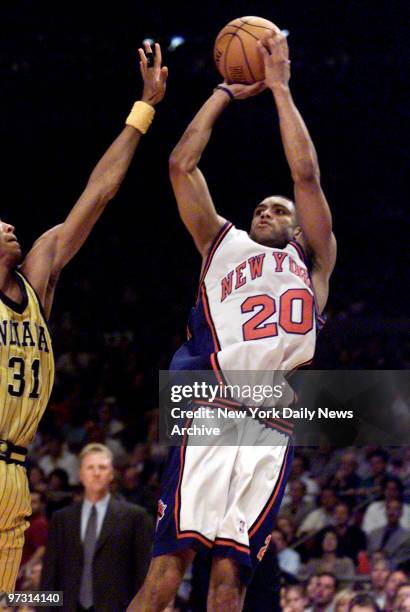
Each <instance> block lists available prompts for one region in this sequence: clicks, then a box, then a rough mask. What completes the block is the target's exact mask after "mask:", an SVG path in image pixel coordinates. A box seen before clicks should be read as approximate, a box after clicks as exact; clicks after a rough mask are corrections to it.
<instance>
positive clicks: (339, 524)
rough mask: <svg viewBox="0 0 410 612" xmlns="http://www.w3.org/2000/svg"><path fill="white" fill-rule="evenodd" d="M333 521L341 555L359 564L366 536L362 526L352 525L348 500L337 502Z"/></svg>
mask: <svg viewBox="0 0 410 612" xmlns="http://www.w3.org/2000/svg"><path fill="white" fill-rule="evenodd" d="M333 523H334V527H335V531H336V534H337V536H338V539H339V554H340V556H341V557H350V559H352V561H353V562H354V563H355V564H357V562H358V554H359V552H361V551H364V550H366V536H365V534H364V532H363V531H362V530H361V529H360V527H357V526H356V525H352V517H351V512H350V506H349V504H348V503H347V502H346V501H338V502H337V504H336V506H335V508H334V511H333ZM318 535H321V532H319V534H318Z"/></svg>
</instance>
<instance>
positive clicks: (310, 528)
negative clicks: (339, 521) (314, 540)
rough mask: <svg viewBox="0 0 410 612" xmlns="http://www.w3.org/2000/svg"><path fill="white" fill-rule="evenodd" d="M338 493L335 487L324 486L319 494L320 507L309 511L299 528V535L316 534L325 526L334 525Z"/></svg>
mask: <svg viewBox="0 0 410 612" xmlns="http://www.w3.org/2000/svg"><path fill="white" fill-rule="evenodd" d="M337 501H338V500H337V497H336V493H335V492H334V490H333V489H329V488H328V487H327V488H324V489H323V490H322V492H321V493H320V496H319V502H318V505H319V507H318V508H316V509H315V510H312V511H311V512H309V514H308V515H307V517H306V518H305V519H304V520H303V521H302V524H301V525H300V526H299V529H298V530H297V533H298V535H302V534H312V535H313V534H314V533H316V532H317V531H319V530H320V529H323V527H327V526H328V525H333V522H334V517H333V513H334V509H335V506H336V504H337Z"/></svg>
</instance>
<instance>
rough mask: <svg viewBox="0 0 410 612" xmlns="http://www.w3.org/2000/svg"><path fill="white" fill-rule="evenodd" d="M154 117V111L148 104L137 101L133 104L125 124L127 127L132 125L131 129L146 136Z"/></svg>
mask: <svg viewBox="0 0 410 612" xmlns="http://www.w3.org/2000/svg"><path fill="white" fill-rule="evenodd" d="M154 115H155V109H154V108H153V107H152V106H151V105H150V104H147V103H146V102H142V101H141V100H139V101H138V102H135V104H134V106H133V107H132V111H131V112H130V114H129V115H128V117H127V120H126V122H125V123H126V124H127V125H132V127H134V128H135V129H137V130H138V131H140V132H141V134H146V133H147V132H148V128H149V126H150V125H151V123H152V120H153V118H154Z"/></svg>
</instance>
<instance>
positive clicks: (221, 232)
mask: <svg viewBox="0 0 410 612" xmlns="http://www.w3.org/2000/svg"><path fill="white" fill-rule="evenodd" d="M233 227H234V226H233V223H231V222H230V221H226V222H225V223H224V224H223V226H222V227H221V229H220V230H219V232H218V233H217V235H216V236H215V238H214V239H213V241H212V244H211V246H210V247H209V251H208V255H207V256H206V259H205V262H204V265H203V267H202V273H201V276H200V279H199V286H201V284H202V282H203V280H204V278H205V276H206V273H207V272H208V269H209V266H210V265H211V262H212V259H213V256H214V255H215V253H216V251H217V249H218V247H219V245H220V244H221V242H222V240H223V239H224V238H225V236H226V235H227V233H228V232H229V230H231V229H232V228H233Z"/></svg>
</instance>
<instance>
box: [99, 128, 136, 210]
mask: <svg viewBox="0 0 410 612" xmlns="http://www.w3.org/2000/svg"><path fill="white" fill-rule="evenodd" d="M140 138H141V132H139V131H138V130H137V129H135V128H133V127H132V126H130V125H126V126H125V128H124V129H123V131H122V132H121V134H120V135H119V136H118V138H116V140H115V141H114V142H113V143H112V145H111V146H110V147H109V149H108V150H107V151H106V153H105V154H104V155H103V157H102V158H101V159H100V161H99V162H98V164H97V165H96V167H95V168H94V170H93V171H92V173H91V175H90V178H89V179H88V184H87V186H91V185H95V186H101V191H102V194H101V195H102V197H101V200H103V201H108V200H109V199H111V198H112V197H113V196H114V195H115V194H116V192H117V191H118V189H119V187H120V185H121V183H122V181H123V180H124V177H125V175H126V173H127V170H128V168H129V165H130V163H131V160H132V158H133V156H134V153H135V150H136V148H137V146H138V143H139V141H140Z"/></svg>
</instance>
